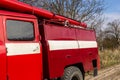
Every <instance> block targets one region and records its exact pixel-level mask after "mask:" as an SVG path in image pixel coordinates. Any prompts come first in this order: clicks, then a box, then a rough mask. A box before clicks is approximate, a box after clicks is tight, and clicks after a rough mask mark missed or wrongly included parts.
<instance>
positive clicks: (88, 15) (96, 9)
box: [20, 0, 104, 28]
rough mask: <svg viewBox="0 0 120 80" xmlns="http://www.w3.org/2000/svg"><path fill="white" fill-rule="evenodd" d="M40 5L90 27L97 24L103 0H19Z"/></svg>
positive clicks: (102, 7) (102, 8)
mask: <svg viewBox="0 0 120 80" xmlns="http://www.w3.org/2000/svg"><path fill="white" fill-rule="evenodd" d="M20 1H23V2H27V3H29V4H31V5H35V6H38V7H42V8H44V9H47V10H49V11H51V12H53V13H55V14H59V15H63V16H66V17H68V18H72V19H75V20H78V21H82V22H86V23H87V24H88V25H89V26H90V27H92V28H94V27H96V26H99V23H101V22H99V21H100V20H102V19H101V15H102V12H103V10H104V0H20Z"/></svg>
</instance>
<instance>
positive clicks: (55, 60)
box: [0, 0, 100, 80]
mask: <svg viewBox="0 0 120 80" xmlns="http://www.w3.org/2000/svg"><path fill="white" fill-rule="evenodd" d="M8 7H9V8H8ZM0 8H1V9H3V10H0V32H1V35H0V65H2V66H0V80H7V76H8V78H9V79H10V80H44V79H45V78H47V79H54V78H57V77H61V76H62V75H63V72H64V69H65V68H66V67H68V66H71V65H75V64H79V63H80V64H82V65H83V68H84V71H85V72H87V71H90V70H93V64H92V60H97V67H98V68H99V67H100V61H99V55H98V48H97V46H95V47H88V48H87V47H86V48H81V46H84V45H80V44H79V41H86V42H87V41H88V42H90V41H93V42H96V37H95V32H94V31H93V30H85V29H80V28H72V27H65V26H61V25H58V24H52V23H48V21H49V20H47V22H46V21H44V24H43V23H42V25H40V28H38V23H37V22H38V21H37V17H43V19H61V20H62V21H63V20H64V21H65V20H69V22H70V23H71V24H73V25H79V26H82V27H84V28H85V27H86V25H85V24H84V23H79V22H77V21H75V20H72V19H69V18H65V17H63V16H59V15H54V14H53V13H51V12H49V11H47V10H43V9H39V8H36V7H32V6H30V5H27V4H24V3H22V2H18V1H17V0H14V1H13V0H1V1H0ZM4 9H5V10H7V11H5V10H4ZM8 10H9V11H11V12H9V11H8ZM16 12H18V13H16ZM23 13H28V14H23ZM30 14H32V15H30ZM34 15H35V16H37V17H35V16H34ZM7 19H13V20H23V21H30V22H33V23H34V30H35V31H34V32H35V40H33V41H9V40H7V36H6V35H7V33H6V20H7ZM38 30H40V31H38ZM39 32H40V33H39ZM50 40H51V41H53V42H55V41H68V42H69V41H74V42H75V43H76V45H75V46H74V47H76V48H74V47H73V48H70V49H56V50H51V49H50V48H51V47H50V46H51V44H50V43H49V41H50ZM6 43H13V44H16V43H22V44H24V43H39V44H40V47H41V49H40V51H41V53H40V54H27V55H16V56H7V55H6V54H7V52H6V49H5V44H6ZM54 45H55V44H54ZM60 45H61V44H60ZM62 45H63V46H64V44H62ZM72 45H74V44H72ZM65 46H66V45H65ZM69 46H71V45H68V46H67V47H69ZM67 55H70V56H67ZM42 59H43V60H42Z"/></svg>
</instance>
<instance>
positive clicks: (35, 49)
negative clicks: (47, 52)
mask: <svg viewBox="0 0 120 80" xmlns="http://www.w3.org/2000/svg"><path fill="white" fill-rule="evenodd" d="M6 48H7V56H12V55H25V54H38V53H40V46H39V43H6Z"/></svg>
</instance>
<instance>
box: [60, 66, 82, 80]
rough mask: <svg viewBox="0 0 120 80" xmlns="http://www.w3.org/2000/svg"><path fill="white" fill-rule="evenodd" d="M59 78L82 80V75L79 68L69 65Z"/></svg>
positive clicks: (62, 79) (63, 79)
mask: <svg viewBox="0 0 120 80" xmlns="http://www.w3.org/2000/svg"><path fill="white" fill-rule="evenodd" d="M61 80H83V75H82V73H81V71H80V69H79V68H77V67H74V66H71V67H68V68H66V69H65V70H64V74H63V76H62V77H61Z"/></svg>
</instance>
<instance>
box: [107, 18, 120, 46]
mask: <svg viewBox="0 0 120 80" xmlns="http://www.w3.org/2000/svg"><path fill="white" fill-rule="evenodd" d="M105 33H106V36H107V37H108V38H110V39H111V40H113V39H114V42H112V43H114V44H115V45H116V47H118V46H119V44H120V20H119V19H117V20H114V21H112V22H109V23H108V27H107V28H106V30H105Z"/></svg>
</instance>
